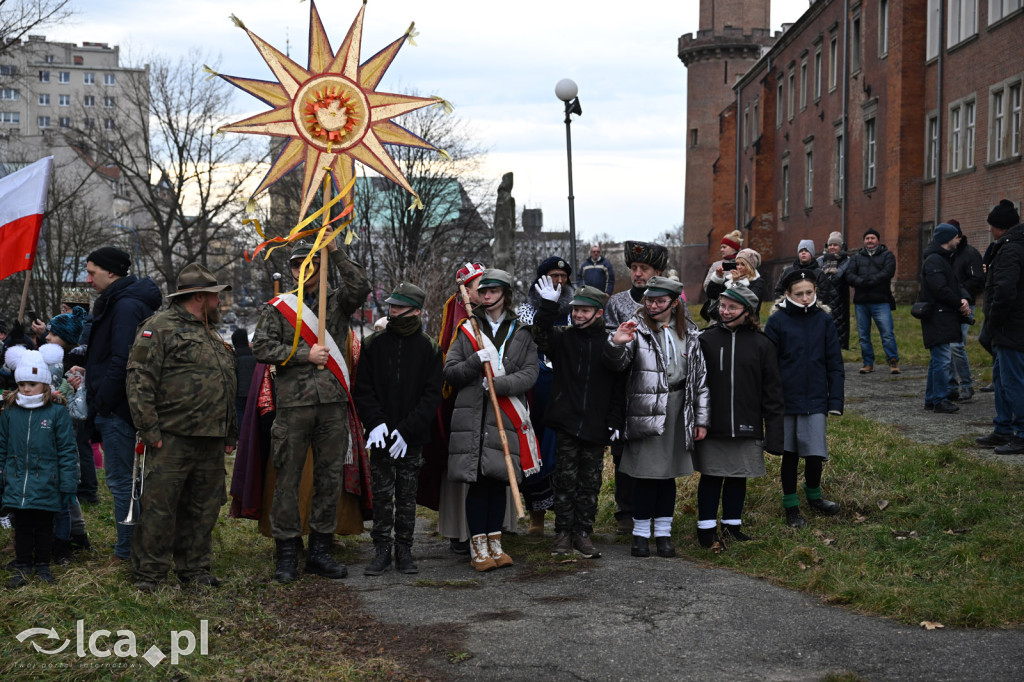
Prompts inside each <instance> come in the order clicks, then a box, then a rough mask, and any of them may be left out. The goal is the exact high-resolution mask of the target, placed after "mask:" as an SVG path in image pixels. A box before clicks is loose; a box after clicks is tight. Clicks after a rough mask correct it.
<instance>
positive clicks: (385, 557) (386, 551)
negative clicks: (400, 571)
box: [363, 542, 391, 575]
mask: <svg viewBox="0 0 1024 682" xmlns="http://www.w3.org/2000/svg"><path fill="white" fill-rule="evenodd" d="M373 548H374V549H375V550H377V555H376V556H375V557H373V561H371V562H370V564H369V565H368V566H367V567H366V568H364V569H363V575H382V574H383V573H384V572H385V571H390V570H391V543H390V542H375V543H373Z"/></svg>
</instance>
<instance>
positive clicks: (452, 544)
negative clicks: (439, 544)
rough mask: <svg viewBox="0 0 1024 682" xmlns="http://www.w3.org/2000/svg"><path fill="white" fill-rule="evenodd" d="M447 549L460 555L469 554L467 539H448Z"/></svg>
mask: <svg viewBox="0 0 1024 682" xmlns="http://www.w3.org/2000/svg"><path fill="white" fill-rule="evenodd" d="M448 549H450V550H451V551H453V552H455V553H456V554H460V555H462V556H469V540H464V541H460V540H459V539H458V538H452V539H450V540H449V541H448Z"/></svg>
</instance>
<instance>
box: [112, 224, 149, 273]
mask: <svg viewBox="0 0 1024 682" xmlns="http://www.w3.org/2000/svg"><path fill="white" fill-rule="evenodd" d="M110 225H111V227H120V228H121V229H122V230H128V231H129V232H131V233H132V234H133V235H135V276H136V277H142V256H141V255H140V253H139V233H138V232H136V231H135V229H134V228H131V227H128V226H127V225H118V224H117V223H111V224H110Z"/></svg>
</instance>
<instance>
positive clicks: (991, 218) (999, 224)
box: [988, 199, 1020, 230]
mask: <svg viewBox="0 0 1024 682" xmlns="http://www.w3.org/2000/svg"><path fill="white" fill-rule="evenodd" d="M1018 223H1020V214H1019V213H1018V212H1017V209H1016V208H1014V206H1013V202H1012V201H1010V200H1009V199H1001V200H1000V201H999V203H998V204H997V205H996V206H995V208H993V209H992V211H991V212H989V214H988V224H989V225H991V226H992V227H994V228H996V229H999V230H1009V229H1010V228H1011V227H1013V226H1014V225H1017V224H1018Z"/></svg>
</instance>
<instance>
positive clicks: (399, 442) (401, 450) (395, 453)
mask: <svg viewBox="0 0 1024 682" xmlns="http://www.w3.org/2000/svg"><path fill="white" fill-rule="evenodd" d="M391 437H392V438H394V439H395V442H394V444H393V445H392V446H391V449H390V450H388V452H390V453H391V459H399V458H400V457H405V452H406V450H408V449H409V445H408V443H406V442H405V439H404V438H402V434H400V433H399V432H398V429H395V430H394V431H392V432H391Z"/></svg>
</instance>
